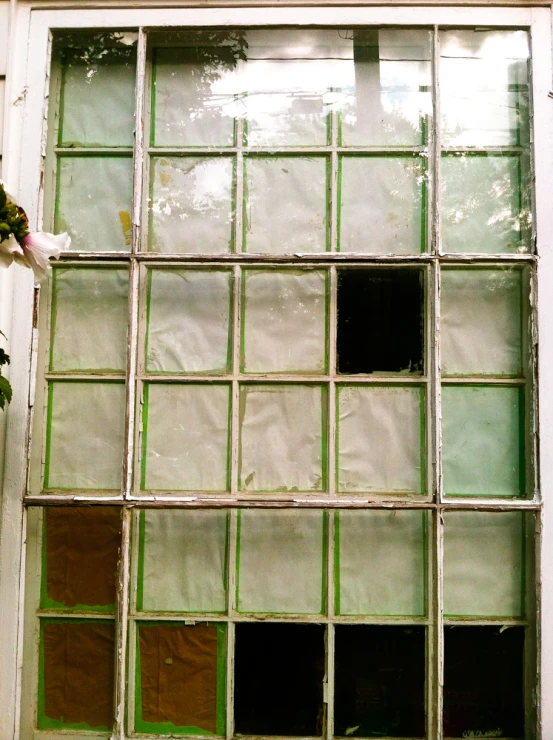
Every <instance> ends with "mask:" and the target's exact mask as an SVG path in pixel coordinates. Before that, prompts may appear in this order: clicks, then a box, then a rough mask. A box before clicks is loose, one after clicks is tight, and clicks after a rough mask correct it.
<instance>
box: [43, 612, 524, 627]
mask: <svg viewBox="0 0 553 740" xmlns="http://www.w3.org/2000/svg"><path fill="white" fill-rule="evenodd" d="M49 614H50V612H49ZM129 619H132V620H133V621H135V622H142V621H145V622H152V621H160V622H185V623H186V624H190V623H192V624H193V623H195V622H217V623H220V624H225V623H250V624H252V623H255V624H257V623H259V622H288V623H290V622H301V623H304V622H305V623H311V624H335V623H336V624H338V623H339V624H367V625H368V624H373V625H379V624H395V625H407V626H409V625H423V626H424V625H427V624H429V623H430V622H429V620H428V619H427V618H425V617H409V618H406V617H368V616H363V617H357V616H352V617H326V616H324V615H323V614H270V613H267V614H255V615H251V616H250V615H245V614H240V615H235V616H232V617H228V616H226V615H225V614H209V613H197V614H190V613H185V612H172V613H167V612H136V613H134V614H133V615H132V616H129ZM500 623H501V624H502V623H503V622H500ZM494 624H497V622H495V623H494ZM517 624H518V622H517Z"/></svg>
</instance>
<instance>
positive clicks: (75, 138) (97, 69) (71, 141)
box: [55, 31, 138, 147]
mask: <svg viewBox="0 0 553 740" xmlns="http://www.w3.org/2000/svg"><path fill="white" fill-rule="evenodd" d="M137 40H138V34H137V33H129V32H119V31H100V32H99V33H94V34H87V35H86V36H85V35H81V34H71V35H66V34H64V35H63V36H62V37H61V38H60V39H57V40H56V42H55V47H57V48H58V49H59V50H60V56H61V66H62V80H61V93H60V129H59V143H60V145H61V146H104V147H112V146H113V147H115V146H132V145H133V131H134V91H135V76H136V44H137Z"/></svg>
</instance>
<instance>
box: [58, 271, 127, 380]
mask: <svg viewBox="0 0 553 740" xmlns="http://www.w3.org/2000/svg"><path fill="white" fill-rule="evenodd" d="M128 293H129V272H128V269H127V268H119V269H116V270H111V269H106V268H72V267H69V268H63V267H57V268H56V269H55V270H54V280H53V289H52V329H51V331H52V335H53V338H52V345H51V353H50V369H51V370H112V371H117V370H119V371H123V370H124V369H125V367H126V365H127V321H128V312H129V309H128Z"/></svg>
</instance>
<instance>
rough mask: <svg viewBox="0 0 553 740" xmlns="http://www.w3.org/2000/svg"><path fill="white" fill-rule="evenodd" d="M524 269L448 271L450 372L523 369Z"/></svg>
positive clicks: (443, 323)
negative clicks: (522, 272)
mask: <svg viewBox="0 0 553 740" xmlns="http://www.w3.org/2000/svg"><path fill="white" fill-rule="evenodd" d="M521 288H522V286H521V274H520V271H519V270H515V271H512V272H509V271H507V270H442V290H441V309H440V327H441V336H442V373H443V374H444V375H456V374H459V375H463V374H464V375H496V374H497V375H499V374H510V375H517V374H519V373H520V371H521V363H522V357H521V329H522V323H521Z"/></svg>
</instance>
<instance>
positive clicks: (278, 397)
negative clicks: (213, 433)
mask: <svg viewBox="0 0 553 740" xmlns="http://www.w3.org/2000/svg"><path fill="white" fill-rule="evenodd" d="M323 393H324V391H323V389H322V388H321V387H320V386H309V385H257V386H256V385H251V386H250V385H246V386H243V387H242V389H241V391H240V420H241V425H240V426H241V431H240V443H241V449H240V488H241V489H243V490H247V491H320V490H322V488H323V486H324V483H323V476H324V473H323V466H322V462H323V459H322V458H323V437H322V434H323V430H322V426H323V425H322V413H323V412H322V400H323Z"/></svg>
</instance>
